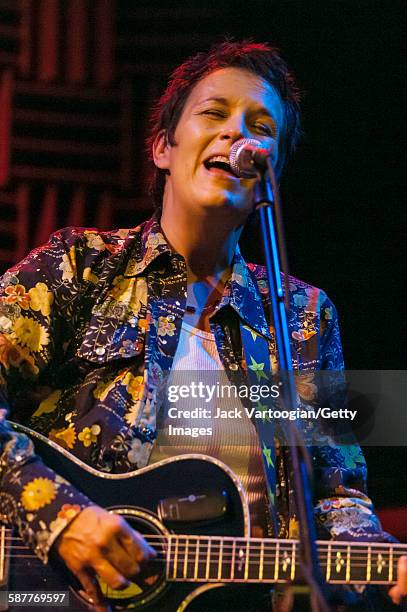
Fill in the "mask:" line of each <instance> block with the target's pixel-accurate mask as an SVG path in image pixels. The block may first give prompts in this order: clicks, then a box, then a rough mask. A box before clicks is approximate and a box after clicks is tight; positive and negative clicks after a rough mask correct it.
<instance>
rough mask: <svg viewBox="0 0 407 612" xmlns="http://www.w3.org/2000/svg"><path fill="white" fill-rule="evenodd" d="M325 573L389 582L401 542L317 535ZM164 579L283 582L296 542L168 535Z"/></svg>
mask: <svg viewBox="0 0 407 612" xmlns="http://www.w3.org/2000/svg"><path fill="white" fill-rule="evenodd" d="M317 545H318V554H319V560H320V565H321V570H322V572H323V573H324V575H325V579H326V580H327V581H328V582H331V583H338V584H343V583H346V584H366V583H374V584H384V585H385V584H392V583H394V582H396V577H397V561H398V559H399V557H400V556H401V555H403V554H404V555H405V554H407V545H404V544H392V545H390V544H374V543H372V544H366V543H365V542H364V543H360V544H359V543H355V542H335V541H318V543H317ZM166 549H167V550H166V562H167V566H166V569H167V580H169V581H173V582H174V581H176V582H188V581H190V582H270V583H271V582H287V581H293V580H295V579H296V578H298V577H299V558H298V555H299V543H298V542H297V541H295V540H264V539H257V538H251V539H246V538H227V537H216V536H183V535H171V536H169V538H168V540H167V545H166Z"/></svg>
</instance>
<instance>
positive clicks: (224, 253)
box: [161, 206, 242, 282]
mask: <svg viewBox="0 0 407 612" xmlns="http://www.w3.org/2000/svg"><path fill="white" fill-rule="evenodd" d="M219 213H221V214H219ZM220 217H222V218H220ZM235 224H236V219H234V220H233V218H232V215H231V211H226V214H225V213H223V214H222V211H213V210H203V211H199V212H198V213H196V212H195V211H194V214H193V215H192V214H191V212H189V211H187V212H186V211H185V210H183V209H182V208H181V209H177V210H176V211H175V210H172V207H166V206H164V210H163V213H162V216H161V228H162V230H163V232H164V234H165V237H166V239H167V240H168V242H169V244H170V245H171V247H172V248H173V249H174V250H175V251H177V252H178V253H179V254H180V255H182V256H183V257H184V259H185V261H186V264H187V268H188V276H189V279H190V282H194V281H199V280H204V279H213V280H219V279H220V278H221V277H223V276H224V274H225V271H227V270H228V269H230V267H231V264H232V260H233V256H234V253H235V250H236V246H237V243H238V240H239V237H240V234H241V232H242V226H240V227H235V226H234V225H235Z"/></svg>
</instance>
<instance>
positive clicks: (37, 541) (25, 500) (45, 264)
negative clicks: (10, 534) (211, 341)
mask: <svg viewBox="0 0 407 612" xmlns="http://www.w3.org/2000/svg"><path fill="white" fill-rule="evenodd" d="M75 260H76V252H75V247H74V246H72V247H70V248H67V246H66V244H65V241H64V240H62V239H61V235H59V234H56V235H54V236H53V237H52V238H51V241H50V242H49V243H48V244H47V245H45V246H43V247H41V248H39V249H36V250H35V251H33V252H32V253H30V254H29V255H28V256H27V258H26V259H24V260H23V261H22V262H21V263H20V264H18V265H17V266H15V267H14V268H12V269H11V270H10V271H8V272H7V273H6V274H5V275H4V276H3V278H2V279H1V282H0V513H1V514H3V516H4V517H5V518H6V520H7V522H8V523H9V524H11V525H12V526H14V527H17V528H18V530H19V532H20V535H21V537H22V538H23V540H24V541H25V543H26V544H27V545H29V546H30V547H31V548H32V549H33V550H34V552H35V553H36V555H37V556H38V557H39V558H40V559H42V561H43V562H44V563H45V562H46V561H47V559H48V553H49V550H50V547H51V546H52V544H53V542H54V541H55V539H56V538H57V536H58V535H59V534H60V533H61V531H62V530H63V529H64V528H65V527H66V526H67V525H68V524H69V522H70V521H71V520H73V519H74V518H75V516H76V515H77V514H78V513H79V512H80V511H81V510H82V509H83V508H85V507H86V506H89V505H91V503H92V502H91V501H90V500H89V499H88V498H87V497H86V496H85V495H83V494H82V493H80V492H79V491H78V490H76V489H75V488H74V487H73V486H72V485H71V484H69V483H68V482H66V481H65V480H64V479H63V478H61V477H60V476H58V474H56V473H55V472H54V471H53V470H51V469H50V468H48V467H47V466H46V465H44V464H43V462H42V461H41V459H40V458H39V457H38V456H37V455H36V454H35V452H34V446H33V443H32V442H31V440H30V439H29V438H28V437H27V436H26V435H24V434H21V433H17V432H16V431H15V430H13V428H12V427H11V426H10V423H9V422H8V420H7V419H8V418H9V419H11V420H14V421H16V422H22V423H24V422H26V420H27V418H28V417H29V415H30V414H31V413H32V412H33V410H34V408H35V406H33V405H30V399H31V398H32V397H33V396H35V394H34V395H33V394H32V393H31V392H32V391H33V390H35V389H36V388H37V387H38V385H40V381H41V374H42V373H43V372H44V370H45V369H46V368H47V367H48V365H49V364H50V363H51V361H52V360H53V359H54V355H55V354H56V352H57V351H58V350H60V348H61V344H62V343H63V342H64V341H66V338H65V337H64V332H63V331H62V327H61V325H60V321H59V317H58V304H59V303H60V301H61V299H62V300H66V301H69V300H70V303H72V302H73V301H74V299H75V297H76V296H79V284H78V281H77V279H76V264H75ZM25 398H27V399H26V400H25Z"/></svg>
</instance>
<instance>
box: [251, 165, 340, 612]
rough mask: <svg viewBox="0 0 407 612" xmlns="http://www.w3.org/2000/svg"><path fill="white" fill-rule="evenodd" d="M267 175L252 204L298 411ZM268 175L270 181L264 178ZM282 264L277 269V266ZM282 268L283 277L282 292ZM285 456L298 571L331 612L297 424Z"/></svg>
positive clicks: (290, 400)
mask: <svg viewBox="0 0 407 612" xmlns="http://www.w3.org/2000/svg"><path fill="white" fill-rule="evenodd" d="M267 170H268V173H267V172H266V170H265V169H262V170H261V171H260V176H259V179H258V181H257V183H256V186H255V192H254V205H255V208H256V209H258V210H259V212H260V220H261V227H262V234H263V246H264V254H265V259H266V268H267V278H268V282H269V287H270V315H271V319H270V320H272V321H273V323H274V329H275V338H276V346H277V357H278V362H279V366H280V371H281V372H282V373H283V381H282V382H283V384H282V386H281V387H280V389H281V393H280V400H281V401H282V407H283V409H284V407H285V406H288V407H289V409H291V408H292V407H295V406H296V403H297V391H296V386H295V382H294V372H293V366H292V357H291V347H290V339H289V331H288V323H287V312H288V309H289V294H288V266H287V256H286V247H285V240H284V234H283V223H282V215H281V207H280V196H279V190H278V186H277V182H276V179H275V175H274V170H273V167H272V164H271V161H270V157H267ZM267 175H268V176H267ZM280 262H281V266H280ZM280 268H282V271H283V272H284V290H283V286H282V282H281V274H280ZM285 435H286V438H287V443H288V457H289V462H290V464H291V472H292V473H293V475H294V483H293V484H294V499H295V503H296V507H297V512H298V519H299V527H300V559H301V561H300V567H301V570H302V574H303V576H304V578H305V581H306V582H307V584H308V585H309V588H310V591H311V609H312V611H313V612H329V610H330V607H329V606H328V603H327V602H328V600H329V591H328V585H327V583H326V582H325V579H324V577H323V575H322V572H321V568H320V566H319V560H318V551H317V547H316V543H315V542H316V533H315V526H314V510H313V505H312V496H311V482H310V480H311V476H312V474H311V470H312V466H311V460H310V457H309V453H308V450H307V448H306V446H305V444H304V441H303V439H302V435H301V433H300V431H299V430H298V428H297V426H296V425H295V423H294V422H293V421H291V420H289V419H288V421H287V426H286V428H285Z"/></svg>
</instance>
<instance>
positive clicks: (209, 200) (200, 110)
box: [154, 68, 284, 216]
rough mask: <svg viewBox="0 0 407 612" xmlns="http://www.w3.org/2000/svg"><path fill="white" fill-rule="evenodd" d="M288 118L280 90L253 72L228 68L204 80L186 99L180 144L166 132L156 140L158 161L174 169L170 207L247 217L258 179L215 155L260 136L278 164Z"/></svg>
mask: <svg viewBox="0 0 407 612" xmlns="http://www.w3.org/2000/svg"><path fill="white" fill-rule="evenodd" d="M283 116H284V115H283V106H282V102H281V100H280V98H279V96H278V94H277V93H276V91H275V90H274V89H273V87H272V86H271V85H270V84H269V83H268V82H267V81H265V80H264V79H262V78H261V77H259V76H257V75H255V74H254V73H252V72H249V71H246V70H242V69H240V68H222V69H220V70H217V71H215V72H212V73H211V74H209V75H207V76H206V77H205V78H203V79H202V80H201V81H199V82H198V83H197V84H196V85H195V87H194V88H193V90H192V91H191V93H190V95H189V97H188V99H187V101H186V103H185V106H184V109H183V112H182V115H181V117H180V120H179V122H178V125H177V128H176V130H175V135H174V139H175V144H174V145H169V144H167V143H166V142H165V138H164V136H163V135H161V136H160V137H159V138H158V139H157V141H156V144H155V148H154V161H155V163H156V165H157V166H158V167H159V168H163V169H166V170H168V171H169V175H168V176H167V179H166V186H165V193H164V203H163V205H164V207H166V206H171V207H173V206H175V207H180V206H181V207H186V208H187V209H189V210H191V211H193V210H195V211H197V210H198V209H202V208H204V209H205V208H211V209H214V208H217V207H229V208H233V209H235V210H236V212H238V211H239V212H241V213H242V216H245V215H246V216H247V215H248V214H249V213H250V211H251V209H252V191H253V186H254V183H255V179H244V178H238V177H236V176H234V175H233V173H232V172H231V171H229V170H228V169H227V168H226V167H222V163H218V164H217V163H216V161H215V162H214V161H213V158H214V156H225V157H226V158H228V157H229V152H230V149H231V147H232V145H233V143H234V142H236V140H239V139H240V138H256V139H257V140H259V141H260V142H261V146H262V147H267V148H272V149H273V151H274V156H273V157H274V158H273V159H272V161H273V162H274V165H275V163H276V161H277V155H278V141H279V134H280V132H281V129H282V126H283ZM218 161H220V160H218ZM239 216H240V215H239Z"/></svg>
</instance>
